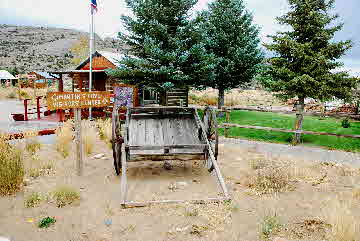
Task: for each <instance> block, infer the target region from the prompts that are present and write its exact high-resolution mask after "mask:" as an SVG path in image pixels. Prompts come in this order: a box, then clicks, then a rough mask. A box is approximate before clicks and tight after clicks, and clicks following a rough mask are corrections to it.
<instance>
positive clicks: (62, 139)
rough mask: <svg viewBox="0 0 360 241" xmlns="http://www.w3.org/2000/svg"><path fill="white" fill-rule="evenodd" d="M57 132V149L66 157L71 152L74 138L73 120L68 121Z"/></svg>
mask: <svg viewBox="0 0 360 241" xmlns="http://www.w3.org/2000/svg"><path fill="white" fill-rule="evenodd" d="M55 134H56V144H55V145H56V150H57V151H58V152H60V153H61V155H62V156H63V157H64V158H66V157H67V156H69V154H70V149H71V144H72V140H73V125H72V122H71V121H67V122H65V123H64V124H63V126H61V127H60V128H58V129H57V130H56V132H55Z"/></svg>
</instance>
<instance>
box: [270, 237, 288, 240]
mask: <svg viewBox="0 0 360 241" xmlns="http://www.w3.org/2000/svg"><path fill="white" fill-rule="evenodd" d="M273 241H288V240H287V239H284V238H281V237H275V238H274V239H273Z"/></svg>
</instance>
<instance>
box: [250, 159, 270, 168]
mask: <svg viewBox="0 0 360 241" xmlns="http://www.w3.org/2000/svg"><path fill="white" fill-rule="evenodd" d="M249 165H250V167H251V169H254V170H259V169H262V168H265V167H267V166H269V165H270V163H269V162H268V161H266V160H264V159H251V160H250V161H249Z"/></svg>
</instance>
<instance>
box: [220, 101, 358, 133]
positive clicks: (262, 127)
mask: <svg viewBox="0 0 360 241" xmlns="http://www.w3.org/2000/svg"><path fill="white" fill-rule="evenodd" d="M219 112H224V113H225V115H226V116H225V121H226V122H225V123H221V124H220V125H219V128H224V136H225V137H226V138H227V137H229V128H231V127H236V128H243V129H255V130H264V131H277V132H284V133H294V134H308V135H319V136H336V137H345V138H354V139H360V135H346V134H336V133H327V132H316V131H305V130H290V129H284V128H273V127H264V126H249V125H240V124H234V123H230V113H231V110H230V109H228V108H227V109H225V108H224V109H222V110H220V111H219Z"/></svg>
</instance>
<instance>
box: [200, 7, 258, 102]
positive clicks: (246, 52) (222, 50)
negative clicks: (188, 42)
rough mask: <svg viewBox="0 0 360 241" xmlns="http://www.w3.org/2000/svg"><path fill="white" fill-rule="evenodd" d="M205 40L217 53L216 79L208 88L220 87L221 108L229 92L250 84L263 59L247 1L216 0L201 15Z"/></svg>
mask: <svg viewBox="0 0 360 241" xmlns="http://www.w3.org/2000/svg"><path fill="white" fill-rule="evenodd" d="M198 22H199V24H200V26H201V29H202V30H203V31H204V33H205V34H204V39H203V41H204V43H205V45H206V49H207V51H208V52H209V53H211V54H213V55H214V64H215V67H214V68H213V70H212V73H213V78H212V79H209V80H208V82H207V86H208V87H212V88H215V89H218V90H219V97H218V108H221V107H222V106H223V105H224V99H225V91H226V90H230V89H233V88H238V87H243V86H246V85H247V84H249V83H250V82H251V81H252V80H253V78H254V76H255V75H256V74H257V73H258V71H259V68H260V64H261V62H262V61H263V53H262V51H261V49H260V38H259V28H258V27H257V26H256V25H254V24H253V17H252V15H251V14H250V13H249V11H247V10H246V8H245V5H244V2H243V0H216V1H215V2H213V3H211V4H209V10H206V11H203V12H202V13H201V14H200V16H199V17H198Z"/></svg>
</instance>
